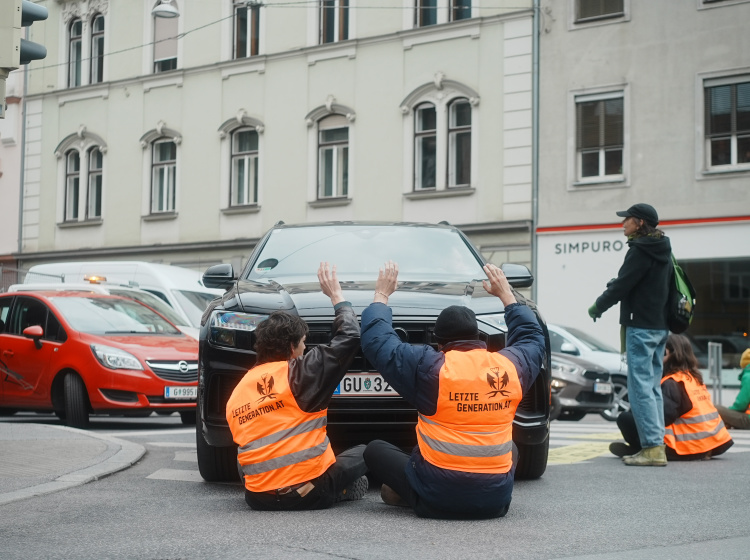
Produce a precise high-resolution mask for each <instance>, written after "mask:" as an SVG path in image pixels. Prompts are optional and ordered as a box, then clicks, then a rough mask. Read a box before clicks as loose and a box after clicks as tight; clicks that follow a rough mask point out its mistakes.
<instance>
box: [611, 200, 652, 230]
mask: <svg viewBox="0 0 750 560" xmlns="http://www.w3.org/2000/svg"><path fill="white" fill-rule="evenodd" d="M617 215H618V216H620V217H622V218H629V217H630V216H632V217H633V218H638V219H640V220H644V221H645V222H646V223H647V224H648V225H650V226H651V227H656V226H658V225H659V214H657V213H656V210H655V209H654V207H653V206H651V205H650V204H645V203H643V202H639V203H638V204H633V206H631V207H630V208H628V209H627V210H621V211H619V212H618V213H617Z"/></svg>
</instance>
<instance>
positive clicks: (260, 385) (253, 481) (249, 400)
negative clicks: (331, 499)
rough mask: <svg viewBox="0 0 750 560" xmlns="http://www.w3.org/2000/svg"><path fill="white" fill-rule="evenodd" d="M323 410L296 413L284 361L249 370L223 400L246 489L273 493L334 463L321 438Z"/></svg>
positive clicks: (295, 404) (329, 449)
mask: <svg viewBox="0 0 750 560" xmlns="http://www.w3.org/2000/svg"><path fill="white" fill-rule="evenodd" d="M327 412H328V410H327V409H326V410H321V411H320V412H313V413H310V412H303V411H302V410H301V409H300V407H299V405H298V404H297V401H296V400H295V399H294V396H293V395H292V391H291V389H290V387H289V365H288V364H287V362H270V363H265V364H260V365H258V366H256V367H254V368H253V369H251V370H250V371H248V372H247V373H246V374H245V377H243V378H242V380H241V381H240V382H239V384H238V385H237V387H235V389H234V391H233V392H232V395H231V396H230V397H229V400H228V401H227V422H229V429H230V430H231V431H232V437H233V438H234V441H235V443H237V445H238V446H239V448H238V449H237V460H238V462H239V465H240V471H241V473H242V475H243V477H244V479H245V488H247V489H248V490H250V491H251V492H264V491H267V490H276V489H278V488H284V487H285V486H291V485H293V484H299V483H301V482H307V481H309V480H312V479H313V478H316V477H318V476H320V475H321V474H323V473H324V472H325V470H326V469H327V468H328V467H329V466H331V465H332V464H333V463H334V462H335V461H336V458H335V456H334V455H333V451H332V450H331V445H330V443H329V441H328V435H327V434H326V423H327V416H326V414H327Z"/></svg>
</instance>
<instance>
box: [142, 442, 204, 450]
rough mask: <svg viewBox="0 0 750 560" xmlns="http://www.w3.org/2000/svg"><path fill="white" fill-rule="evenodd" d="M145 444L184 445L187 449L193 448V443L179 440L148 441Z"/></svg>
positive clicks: (158, 445) (161, 445)
mask: <svg viewBox="0 0 750 560" xmlns="http://www.w3.org/2000/svg"><path fill="white" fill-rule="evenodd" d="M146 445H153V446H154V447H185V448H187V449H195V443H186V442H179V441H149V442H147V443H146Z"/></svg>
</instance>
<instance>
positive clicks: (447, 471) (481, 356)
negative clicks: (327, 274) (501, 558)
mask: <svg viewBox="0 0 750 560" xmlns="http://www.w3.org/2000/svg"><path fill="white" fill-rule="evenodd" d="M484 271H485V273H486V274H487V278H488V280H485V281H484V282H483V285H484V289H485V290H486V291H487V292H488V293H490V294H492V295H494V296H496V297H498V298H500V300H501V301H502V303H503V305H504V306H505V321H506V323H507V325H508V338H507V344H506V347H505V348H504V349H503V350H500V351H499V352H489V351H488V350H487V346H486V344H485V343H484V342H482V341H480V340H479V329H478V325H477V319H476V316H475V315H474V312H473V311H472V310H471V309H469V308H468V307H464V306H457V305H453V306H450V307H447V308H446V309H444V310H443V311H442V312H441V313H440V315H439V316H438V318H437V321H436V322H435V338H436V339H437V342H438V349H437V350H435V349H434V348H433V347H432V346H430V345H427V344H424V345H415V344H410V343H408V342H402V341H401V339H400V338H399V336H398V334H396V332H395V331H394V330H393V326H392V313H391V308H390V307H388V305H387V303H388V298H389V297H390V295H391V294H392V293H393V292H394V291H395V290H396V287H397V279H398V267H397V266H396V265H395V264H394V263H392V262H389V263H386V265H385V267H384V268H383V269H382V270H381V271H380V273H379V275H378V279H377V282H376V284H375V297H374V301H373V303H371V304H370V305H369V306H368V307H367V308H366V309H365V310H364V311H363V313H362V350H363V352H364V355H365V357H366V358H367V360H368V361H369V362H371V363H372V364H373V365H374V366H375V368H376V369H377V371H379V372H380V373H381V374H382V376H383V377H384V378H385V380H386V381H387V382H388V383H390V385H391V386H392V387H393V388H394V389H396V390H397V391H398V392H399V394H400V395H401V396H402V397H404V398H405V399H406V400H407V401H409V402H410V403H411V404H412V405H413V406H414V407H415V408H416V409H417V411H418V413H419V414H418V420H417V446H416V447H415V448H414V449H413V451H412V453H411V455H408V454H406V453H404V452H403V451H401V450H400V449H399V448H397V447H396V446H394V445H391V444H390V443H387V442H385V441H380V440H376V441H373V442H370V443H369V444H368V445H367V449H365V461H366V463H367V466H368V468H369V469H370V472H371V473H372V474H373V476H375V477H376V478H379V479H380V480H381V481H382V482H383V486H382V488H381V496H382V498H383V500H384V501H385V502H386V503H387V504H389V505H403V506H410V507H411V508H413V509H414V511H415V513H416V514H417V515H418V516H420V517H429V518H438V519H489V518H494V517H502V516H504V515H505V514H506V513H507V511H508V507H509V506H510V501H511V494H512V491H513V477H514V473H515V467H516V462H517V458H518V451H517V449H516V448H515V445H514V444H513V440H512V432H513V417H514V416H515V412H516V408H517V407H518V403H519V402H521V398H522V396H523V394H524V393H525V392H526V391H527V390H528V389H529V387H531V385H532V383H533V382H534V379H535V378H536V377H537V375H538V374H539V370H540V368H541V365H542V361H543V359H544V354H545V346H544V334H543V333H542V329H541V327H540V326H539V323H538V321H537V319H536V317H535V315H534V313H533V312H532V311H531V309H529V307H527V306H525V305H522V304H519V303H517V302H516V298H515V296H514V295H513V292H512V290H511V288H510V285H509V284H508V281H507V279H506V278H505V275H504V274H503V273H502V271H501V270H500V269H499V268H497V267H496V266H494V265H491V264H489V265H486V266H485V267H484Z"/></svg>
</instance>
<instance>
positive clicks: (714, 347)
mask: <svg viewBox="0 0 750 560" xmlns="http://www.w3.org/2000/svg"><path fill="white" fill-rule="evenodd" d="M708 373H709V376H710V377H711V384H712V385H713V392H714V404H715V405H717V404H719V405H720V404H721V389H722V382H721V344H720V343H718V342H709V343H708Z"/></svg>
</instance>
